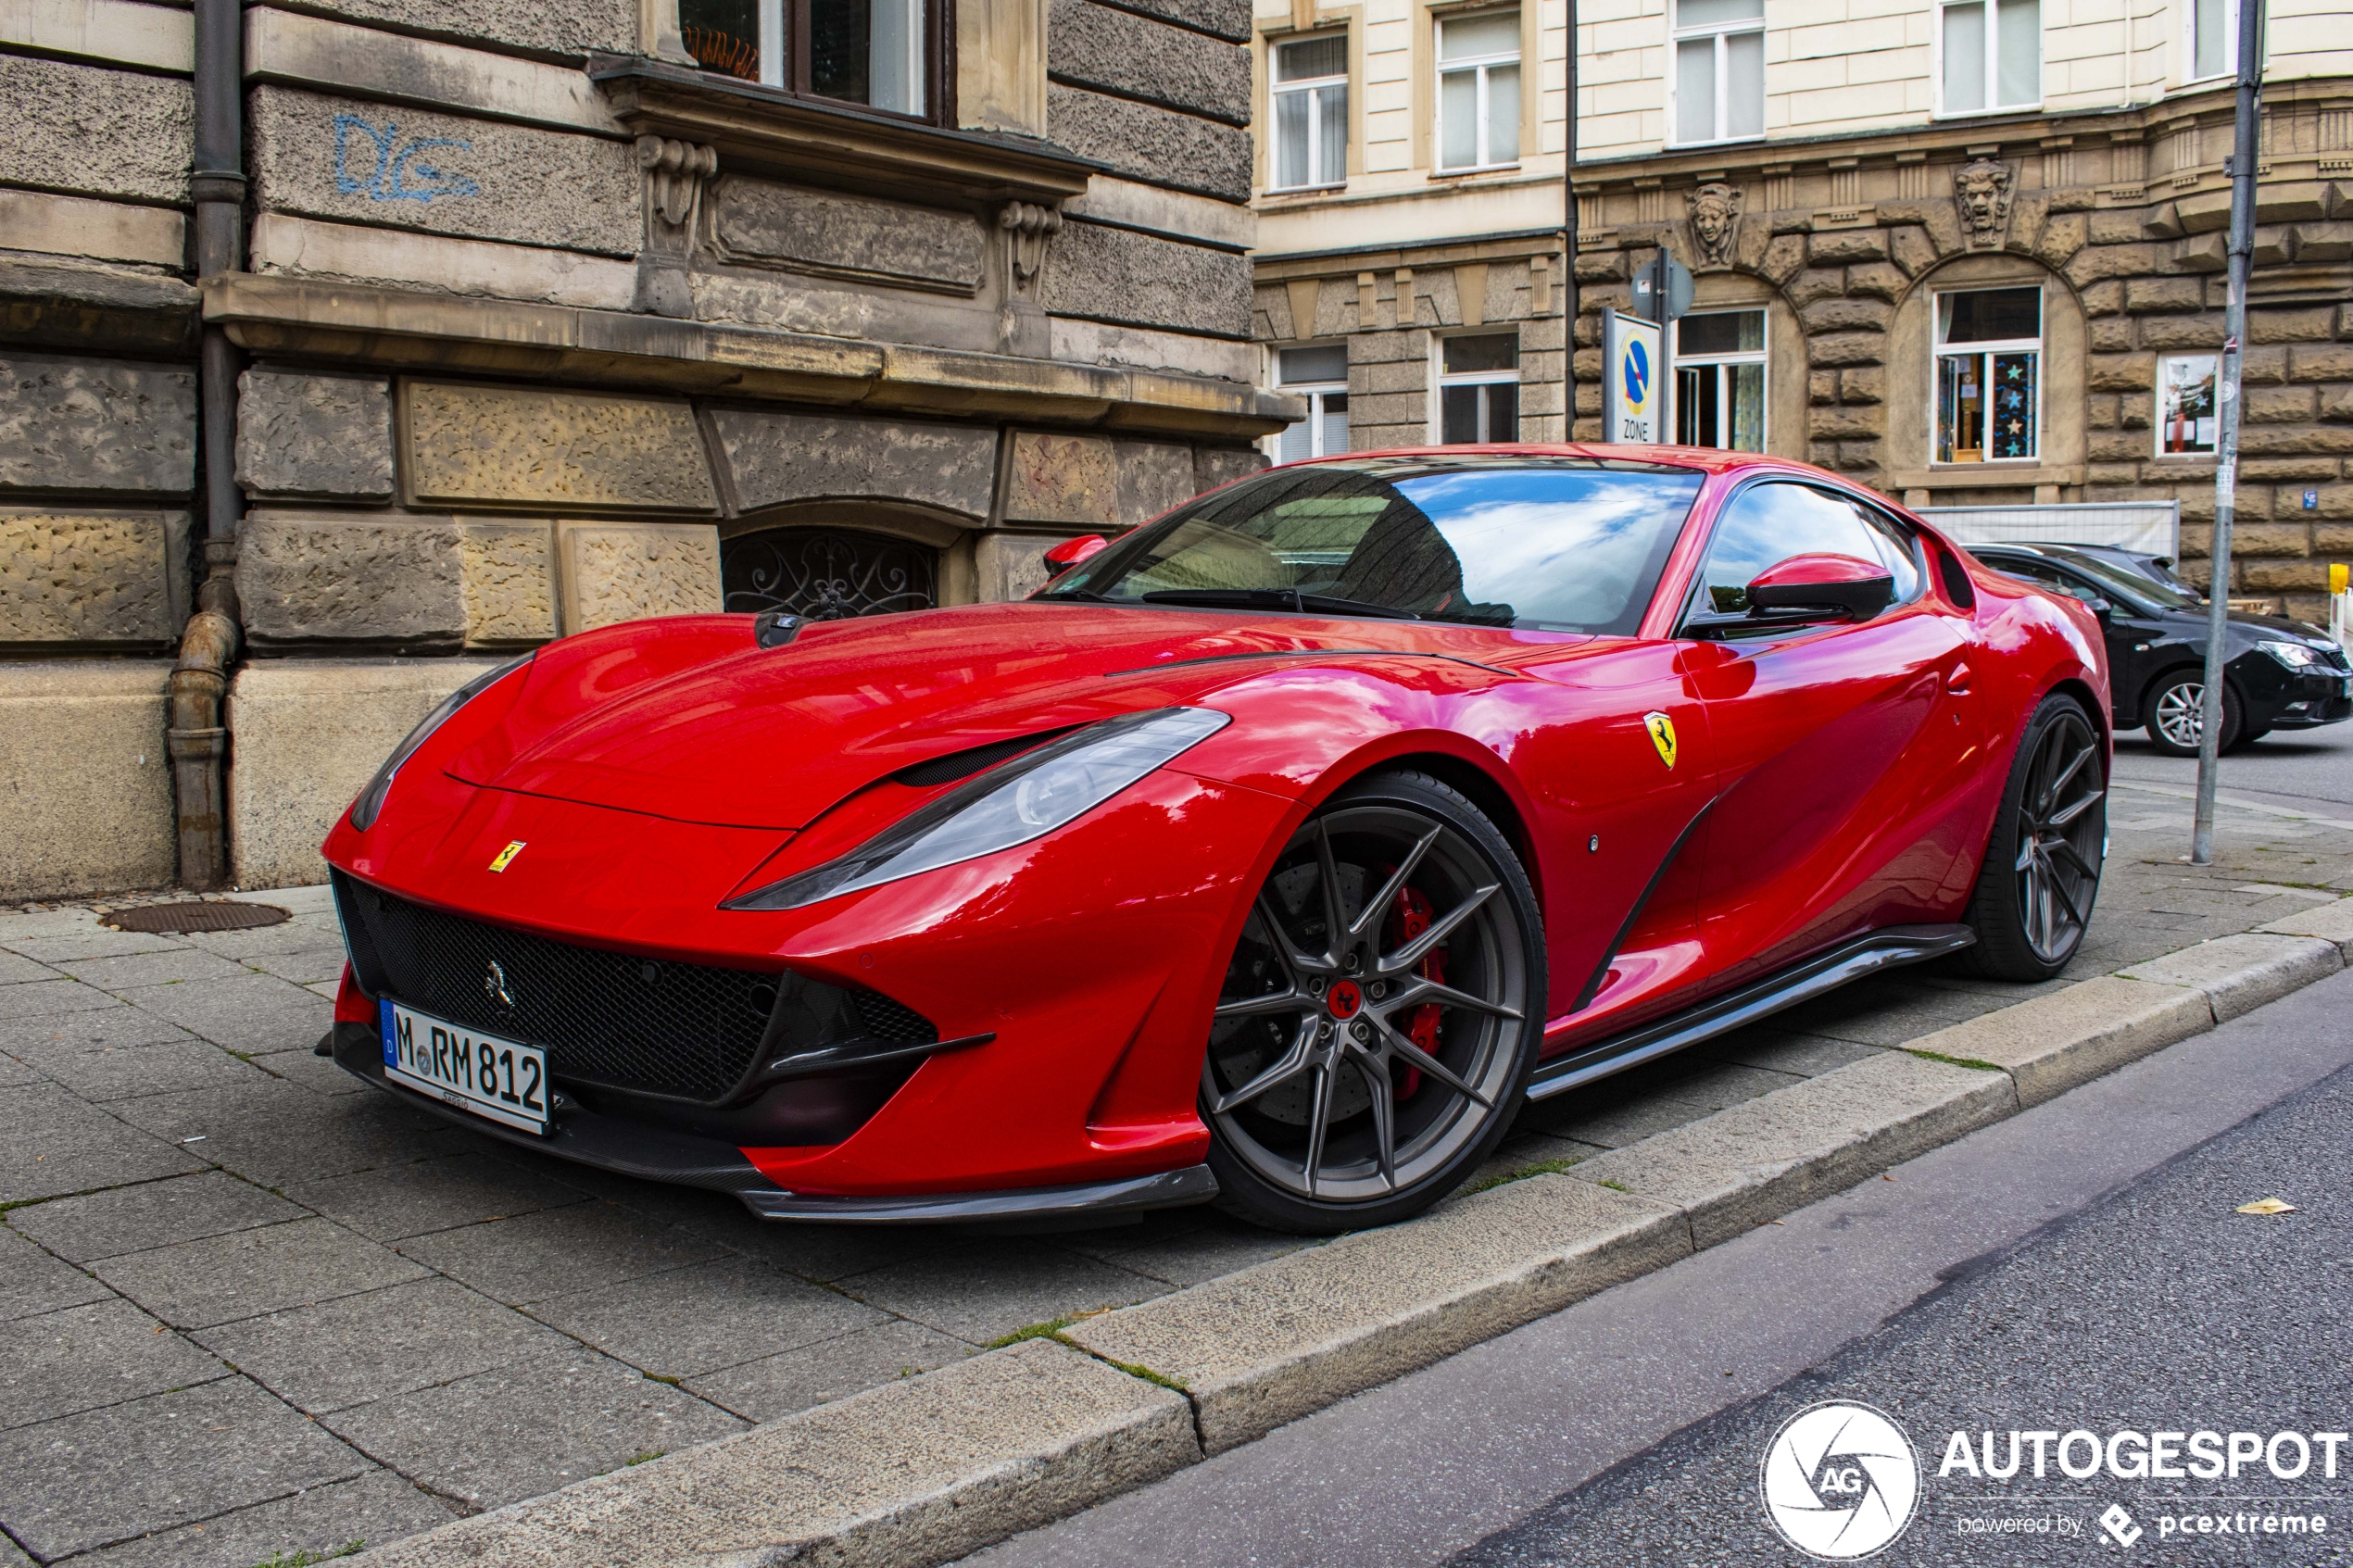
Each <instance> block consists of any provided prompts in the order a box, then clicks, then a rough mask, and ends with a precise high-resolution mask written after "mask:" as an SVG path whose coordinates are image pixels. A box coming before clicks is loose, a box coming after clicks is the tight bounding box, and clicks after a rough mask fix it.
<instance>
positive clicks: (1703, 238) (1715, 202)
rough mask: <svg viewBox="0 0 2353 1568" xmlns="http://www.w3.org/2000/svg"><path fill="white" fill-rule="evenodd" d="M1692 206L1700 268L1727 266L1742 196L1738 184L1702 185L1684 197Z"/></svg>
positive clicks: (1737, 225)
mask: <svg viewBox="0 0 2353 1568" xmlns="http://www.w3.org/2000/svg"><path fill="white" fill-rule="evenodd" d="M1684 199H1685V200H1686V201H1687V202H1688V203H1689V204H1690V207H1691V222H1692V244H1693V247H1694V248H1695V249H1696V250H1697V251H1698V252H1699V264H1700V265H1701V266H1702V267H1730V265H1731V264H1732V241H1733V240H1734V239H1736V238H1737V237H1738V236H1739V234H1740V227H1741V193H1740V187H1738V186H1737V185H1726V184H1722V183H1711V184H1706V185H1702V186H1701V187H1700V188H1699V189H1698V190H1696V191H1693V192H1692V194H1690V195H1689V196H1687V197H1686V198H1684Z"/></svg>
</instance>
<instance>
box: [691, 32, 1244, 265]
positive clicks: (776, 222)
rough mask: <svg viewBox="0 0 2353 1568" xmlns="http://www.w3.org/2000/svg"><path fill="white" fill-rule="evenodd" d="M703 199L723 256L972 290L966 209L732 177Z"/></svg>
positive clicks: (974, 261) (973, 249)
mask: <svg viewBox="0 0 2353 1568" xmlns="http://www.w3.org/2000/svg"><path fill="white" fill-rule="evenodd" d="M1221 46H1222V45H1221ZM707 199H708V202H709V205H710V207H711V232H712V234H713V235H715V236H716V237H717V239H718V242H719V245H720V246H721V247H722V250H723V253H724V255H726V256H727V257H749V258H754V259H757V260H762V261H773V262H777V263H780V264H783V265H785V266H787V267H799V268H805V269H807V270H812V271H814V272H817V273H818V274H820V275H821V276H832V275H840V276H848V277H852V278H861V279H862V278H882V279H887V280H892V281H911V282H916V283H918V284H922V285H925V286H927V287H934V288H942V289H953V290H957V291H961V292H963V293H965V294H971V293H974V292H976V291H977V290H978V289H979V287H980V282H981V273H982V269H983V266H984V262H983V257H982V254H981V247H982V230H981V226H980V223H979V220H977V219H975V217H974V216H973V215H972V214H971V213H970V212H943V211H941V210H940V209H938V208H937V207H915V206H912V205H910V204H909V203H906V202H893V201H880V200H876V199H875V198H872V197H867V196H856V195H849V194H843V193H839V192H834V191H814V190H809V189H806V188H804V187H801V186H798V185H786V184H781V183H779V182H775V181H773V180H751V179H745V178H742V177H740V176H736V175H732V174H730V175H722V176H721V177H720V178H719V179H718V180H717V181H716V182H713V184H712V186H711V191H710V194H709V196H708V198H707Z"/></svg>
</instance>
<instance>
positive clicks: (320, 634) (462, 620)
mask: <svg viewBox="0 0 2353 1568" xmlns="http://www.w3.org/2000/svg"><path fill="white" fill-rule="evenodd" d="M463 583H464V567H463V563H462V556H461V553H460V547H459V533H458V524H457V521H456V520H455V519H453V518H446V517H445V518H399V517H391V518H388V517H384V516H373V517H369V516H354V517H334V516H329V515H323V514H318V513H308V512H269V511H256V512H251V513H248V514H247V515H246V518H245V522H244V523H243V525H242V526H241V527H240V529H239V535H238V546H237V599H238V602H239V604H240V605H241V606H242V607H243V608H244V612H245V633H246V635H248V636H249V637H251V638H252V639H253V641H254V642H255V643H256V644H257V645H258V646H270V645H272V644H277V645H285V644H301V643H333V642H346V643H353V642H357V643H397V644H404V645H412V646H413V645H433V644H444V643H456V642H458V641H459V639H461V638H462V637H463V636H464V635H465V632H466V606H465V593H464V586H463Z"/></svg>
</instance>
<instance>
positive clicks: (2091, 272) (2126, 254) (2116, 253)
mask: <svg viewBox="0 0 2353 1568" xmlns="http://www.w3.org/2000/svg"><path fill="white" fill-rule="evenodd" d="M2168 248H2169V247H2167V246H2164V245H2090V246H2087V247H2085V248H2084V249H2082V250H2080V251H2077V252H2076V253H2075V255H2074V256H2073V257H2071V258H2070V260H2069V261H2068V263H2067V265H2066V266H2065V267H2063V268H2061V269H2060V270H2061V271H2063V272H2065V273H2066V274H2067V276H2068V281H2069V282H2072V283H2073V284H2074V285H2075V286H2076V287H2077V288H2079V289H2080V288H2083V287H2086V286H2087V285H2089V284H2092V283H2096V282H2102V281H2104V280H2106V279H2109V278H2127V279H2129V278H2136V277H2145V276H2147V275H2149V274H2151V273H2156V272H2163V271H2168V270H2171V269H2169V268H2168V267H2167V266H2166V262H2167V261H2168V260H2169V259H2170V257H2168V256H2167V255H2166V251H2167V249H2168Z"/></svg>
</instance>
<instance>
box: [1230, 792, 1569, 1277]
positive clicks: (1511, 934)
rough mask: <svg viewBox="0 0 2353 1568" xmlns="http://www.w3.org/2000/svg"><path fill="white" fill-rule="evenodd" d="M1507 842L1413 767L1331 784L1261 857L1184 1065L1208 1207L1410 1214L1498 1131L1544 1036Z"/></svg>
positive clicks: (1305, 1214)
mask: <svg viewBox="0 0 2353 1568" xmlns="http://www.w3.org/2000/svg"><path fill="white" fill-rule="evenodd" d="M1543 1021H1544V935H1543V922H1542V918H1541V915H1540V913H1539V912H1538V909H1537V906H1536V897H1535V894H1534V892H1533V891H1532V890H1531V889H1530V888H1529V882H1528V876H1527V873H1526V872H1524V871H1522V869H1521V867H1520V863H1519V859H1518V857H1517V856H1516V855H1515V854H1514V853H1513V852H1512V847H1511V845H1510V843H1509V842H1508V841H1507V840H1506V839H1505V838H1504V835H1503V834H1501V833H1499V832H1497V831H1496V829H1495V826H1494V824H1493V823H1492V822H1489V821H1488V819H1487V818H1486V817H1485V816H1484V815H1483V814H1482V813H1481V812H1480V811H1479V809H1478V808H1477V807H1476V806H1474V805H1472V804H1471V802H1470V801H1469V800H1468V799H1466V797H1464V796H1462V795H1461V794H1460V793H1458V792H1457V791H1455V790H1454V789H1453V788H1451V787H1449V786H1448V785H1447V784H1442V783H1441V782H1440V781H1439V780H1437V779H1434V778H1431V777H1428V775H1426V774H1422V773H1416V772H1402V771H1401V772H1393V773H1383V774H1378V775H1375V776H1373V777H1371V778H1368V779H1364V780H1360V781H1359V782H1357V783H1355V784H1351V785H1349V786H1348V787H1347V788H1345V789H1343V790H1341V791H1340V793H1339V794H1338V795H1336V796H1335V797H1333V798H1332V800H1331V801H1330V803H1329V804H1327V806H1326V807H1325V808H1324V809H1322V810H1321V811H1319V812H1318V813H1317V814H1316V815H1315V817H1314V818H1312V819H1310V820H1309V821H1308V822H1306V824H1305V825H1304V826H1302V828H1301V829H1300V831H1299V832H1298V833H1297V834H1294V835H1293V836H1292V838H1291V840H1290V843H1289V844H1288V845H1286V846H1285V847H1284V848H1283V852H1282V854H1281V855H1280V856H1279V857H1278V858H1277V859H1276V861H1275V866H1274V870H1273V872H1271V874H1269V876H1268V877H1267V879H1266V883H1265V886H1264V887H1263V888H1262V889H1261V890H1260V892H1259V895H1258V898H1257V903H1256V907H1255V909H1253V911H1252V914H1251V917H1250V920H1249V922H1247V924H1246V925H1245V926H1244V928H1243V930H1242V934H1241V937H1240V939H1239V942H1237V943H1236V945H1235V948H1234V953H1233V958H1232V960H1231V961H1230V963H1229V965H1228V967H1227V975H1226V984H1225V987H1224V989H1223V991H1222V993H1221V995H1220V999H1219V1001H1218V1005H1217V1010H1216V1013H1215V1016H1214V1021H1213V1022H1212V1023H1211V1026H1210V1036H1209V1049H1208V1053H1207V1055H1206V1057H1205V1059H1204V1060H1203V1061H1202V1092H1201V1111H1202V1120H1203V1121H1205V1122H1206V1123H1209V1127H1210V1133H1211V1144H1210V1153H1209V1164H1210V1168H1211V1170H1212V1171H1214V1173H1216V1176H1217V1182H1218V1186H1219V1189H1220V1192H1221V1195H1222V1196H1221V1197H1220V1198H1219V1202H1220V1203H1221V1204H1223V1205H1224V1206H1225V1207H1226V1208H1227V1210H1230V1211H1232V1212H1234V1213H1237V1214H1239V1215H1241V1216H1242V1217H1244V1218H1246V1219H1249V1220H1252V1221H1253V1222H1255V1223H1259V1224H1263V1225H1268V1226H1272V1227H1275V1228H1277V1229H1280V1230H1288V1231H1299V1232H1305V1233H1310V1234H1323V1233H1330V1232H1334V1231H1342V1230H1358V1229H1362V1228H1364V1227H1365V1226H1367V1225H1380V1224H1387V1223H1390V1222H1392V1221H1396V1220H1403V1219H1405V1218H1407V1217H1408V1216H1410V1215H1413V1214H1416V1213H1418V1212H1420V1211H1421V1210H1424V1209H1427V1208H1428V1207H1429V1206H1430V1205H1431V1204H1432V1203H1435V1202H1437V1201H1438V1200H1439V1199H1440V1198H1443V1197H1444V1196H1446V1194H1447V1193H1449V1192H1451V1191H1453V1189H1454V1187H1456V1186H1457V1185H1460V1184H1461V1183H1462V1181H1463V1180H1464V1178H1465V1177H1466V1176H1467V1175H1469V1174H1470V1173H1471V1172H1472V1171H1474V1170H1475V1169H1477V1168H1478V1163H1479V1162H1480V1161H1481V1160H1485V1159H1486V1158H1487V1156H1488V1154H1489V1153H1490V1152H1491V1151H1492V1150H1493V1148H1494V1147H1495V1145H1496V1143H1497V1142H1498V1141H1499V1140H1501V1138H1502V1137H1503V1135H1504V1131H1505V1129H1506V1128H1507V1127H1508V1126H1509V1124H1510V1123H1511V1119H1512V1117H1513V1116H1514V1115H1515V1114H1516V1111H1517V1110H1518V1107H1519V1104H1520V1099H1521V1096H1522V1095H1523V1093H1524V1092H1525V1091H1526V1089H1527V1085H1528V1075H1529V1073H1530V1072H1531V1071H1533V1069H1534V1067H1535V1065H1536V1055H1537V1051H1538V1050H1539V1048H1540V1047H1541V1043H1542V1040H1543V1033H1544V1030H1543Z"/></svg>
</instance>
